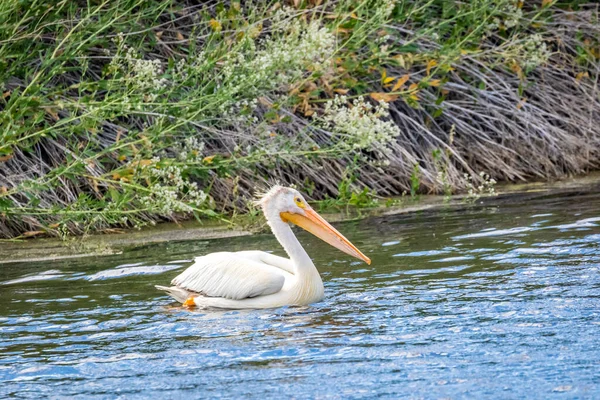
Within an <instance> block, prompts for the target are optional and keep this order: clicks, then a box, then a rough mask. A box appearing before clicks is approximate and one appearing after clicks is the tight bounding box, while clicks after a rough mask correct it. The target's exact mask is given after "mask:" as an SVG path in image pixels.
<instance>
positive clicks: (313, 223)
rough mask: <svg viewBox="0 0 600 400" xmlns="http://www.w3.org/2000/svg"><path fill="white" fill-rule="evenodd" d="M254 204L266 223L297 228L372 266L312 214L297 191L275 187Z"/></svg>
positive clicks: (322, 219) (339, 235)
mask: <svg viewBox="0 0 600 400" xmlns="http://www.w3.org/2000/svg"><path fill="white" fill-rule="evenodd" d="M257 204H258V205H260V206H261V207H262V209H263V212H264V214H265V216H266V217H267V219H270V218H280V219H281V220H282V221H283V222H285V223H288V224H289V223H292V224H294V225H298V226H299V227H301V228H302V229H304V230H306V231H308V232H310V233H312V234H313V235H315V236H316V237H318V238H319V239H321V240H323V241H325V242H327V243H329V244H330V245H332V246H333V247H335V248H337V249H339V250H341V251H343V252H344V253H346V254H348V255H351V256H352V257H356V258H358V259H360V260H363V261H364V262H366V263H367V264H371V260H370V259H369V257H367V256H365V255H364V254H363V253H362V252H361V251H360V250H358V249H357V248H356V246H354V245H353V244H352V243H350V241H349V240H348V239H346V238H345V237H344V235H342V234H341V233H340V232H338V230H337V229H335V228H334V227H333V226H331V224H329V222H327V221H325V219H324V218H323V217H321V216H320V215H319V214H318V213H317V212H316V211H315V210H313V208H312V207H311V206H310V205H309V204H308V203H307V202H306V200H305V199H304V197H303V196H302V194H300V192H298V191H297V190H296V189H292V188H289V187H284V186H274V187H272V188H271V190H269V191H268V192H267V193H266V194H264V195H263V196H262V198H261V199H260V200H259V201H258V202H257Z"/></svg>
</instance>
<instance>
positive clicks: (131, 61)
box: [110, 38, 169, 101]
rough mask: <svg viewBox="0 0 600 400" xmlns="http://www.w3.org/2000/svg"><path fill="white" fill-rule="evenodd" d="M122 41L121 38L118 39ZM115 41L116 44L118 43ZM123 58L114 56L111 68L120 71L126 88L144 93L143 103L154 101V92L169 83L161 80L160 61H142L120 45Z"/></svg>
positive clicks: (164, 79)
mask: <svg viewBox="0 0 600 400" xmlns="http://www.w3.org/2000/svg"><path fill="white" fill-rule="evenodd" d="M119 40H120V41H122V38H120V39H119ZM119 40H117V42H119ZM122 47H123V50H125V56H124V57H120V56H118V55H115V56H114V57H113V59H112V60H111V64H110V66H111V68H112V69H114V70H116V71H121V72H122V73H123V76H124V78H125V82H126V84H127V85H128V86H130V87H134V88H136V89H137V90H139V91H141V92H146V94H145V96H144V100H145V101H154V100H155V99H156V97H157V96H158V95H157V93H156V92H158V91H159V90H161V89H164V88H165V87H166V86H167V85H168V83H169V81H168V80H167V79H166V78H161V76H162V75H163V74H164V68H163V65H162V62H161V61H160V60H156V59H155V60H144V59H142V58H140V56H139V54H138V53H137V52H136V51H135V50H134V49H133V48H131V47H128V46H127V45H122Z"/></svg>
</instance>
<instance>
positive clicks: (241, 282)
mask: <svg viewBox="0 0 600 400" xmlns="http://www.w3.org/2000/svg"><path fill="white" fill-rule="evenodd" d="M258 204H259V205H260V206H261V207H262V210H263V213H264V214H265V217H266V218H267V222H268V224H269V226H270V227H271V230H272V231H273V234H274V235H275V237H276V238H277V240H278V241H279V243H281V245H282V246H283V248H284V250H285V251H286V253H287V254H288V256H289V257H290V258H289V259H287V258H283V257H279V256H275V255H273V254H269V253H266V252H264V251H238V252H234V253H230V252H220V253H211V254H207V255H205V256H202V257H197V258H196V259H195V260H194V261H195V262H194V264H193V265H192V266H191V267H189V268H188V269H186V270H185V271H183V272H182V273H181V274H179V275H178V276H176V277H175V279H173V280H172V281H171V285H173V286H171V287H165V286H156V288H158V289H160V290H164V291H166V292H167V293H168V294H169V295H171V296H172V297H173V298H175V299H176V300H177V301H179V302H181V303H183V305H185V306H190V307H193V306H196V307H201V308H207V307H214V308H227V309H243V308H275V307H282V306H285V305H307V304H310V303H314V302H317V301H320V300H322V299H323V291H324V288H323V281H321V276H320V275H319V271H317V269H316V268H315V265H314V264H313V262H312V261H311V259H310V257H309V256H308V254H306V251H305V250H304V248H302V245H300V242H298V239H296V236H295V235H294V233H293V232H292V229H291V227H290V225H289V223H290V222H291V223H293V224H296V225H298V226H300V227H301V228H304V229H306V230H307V231H309V232H310V233H312V234H313V235H315V236H317V237H319V238H320V239H322V240H324V241H325V242H327V243H329V244H330V245H332V246H334V247H337V248H338V249H340V250H341V251H343V252H344V253H347V254H349V255H351V256H353V257H356V258H359V259H361V260H363V261H365V262H366V263H367V264H371V260H370V259H369V258H368V257H367V256H365V255H364V254H363V253H361V252H360V250H358V249H357V248H356V247H355V246H354V245H353V244H352V243H350V241H348V239H346V238H345V237H344V236H343V235H342V234H341V233H339V232H338V231H337V230H336V229H335V228H334V227H333V226H331V225H330V224H329V223H328V222H327V221H325V220H324V219H323V218H322V217H321V216H320V215H319V214H317V212H316V211H315V210H313V209H312V208H311V207H310V206H309V205H308V203H307V202H306V200H304V198H303V197H302V195H301V194H300V193H299V192H298V191H297V190H295V189H291V188H287V187H282V186H275V187H273V188H272V189H271V190H269V192H268V193H266V194H265V195H264V196H263V197H262V199H261V200H260V201H259V202H258Z"/></svg>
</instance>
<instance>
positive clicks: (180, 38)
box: [177, 32, 185, 40]
mask: <svg viewBox="0 0 600 400" xmlns="http://www.w3.org/2000/svg"><path fill="white" fill-rule="evenodd" d="M183 39H185V38H184V37H183V35H182V34H181V32H177V40H183Z"/></svg>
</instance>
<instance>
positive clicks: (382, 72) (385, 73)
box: [381, 69, 387, 82]
mask: <svg viewBox="0 0 600 400" xmlns="http://www.w3.org/2000/svg"><path fill="white" fill-rule="evenodd" d="M386 78H387V70H385V69H384V70H382V71H381V82H383V81H384V80H385V79H386Z"/></svg>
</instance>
